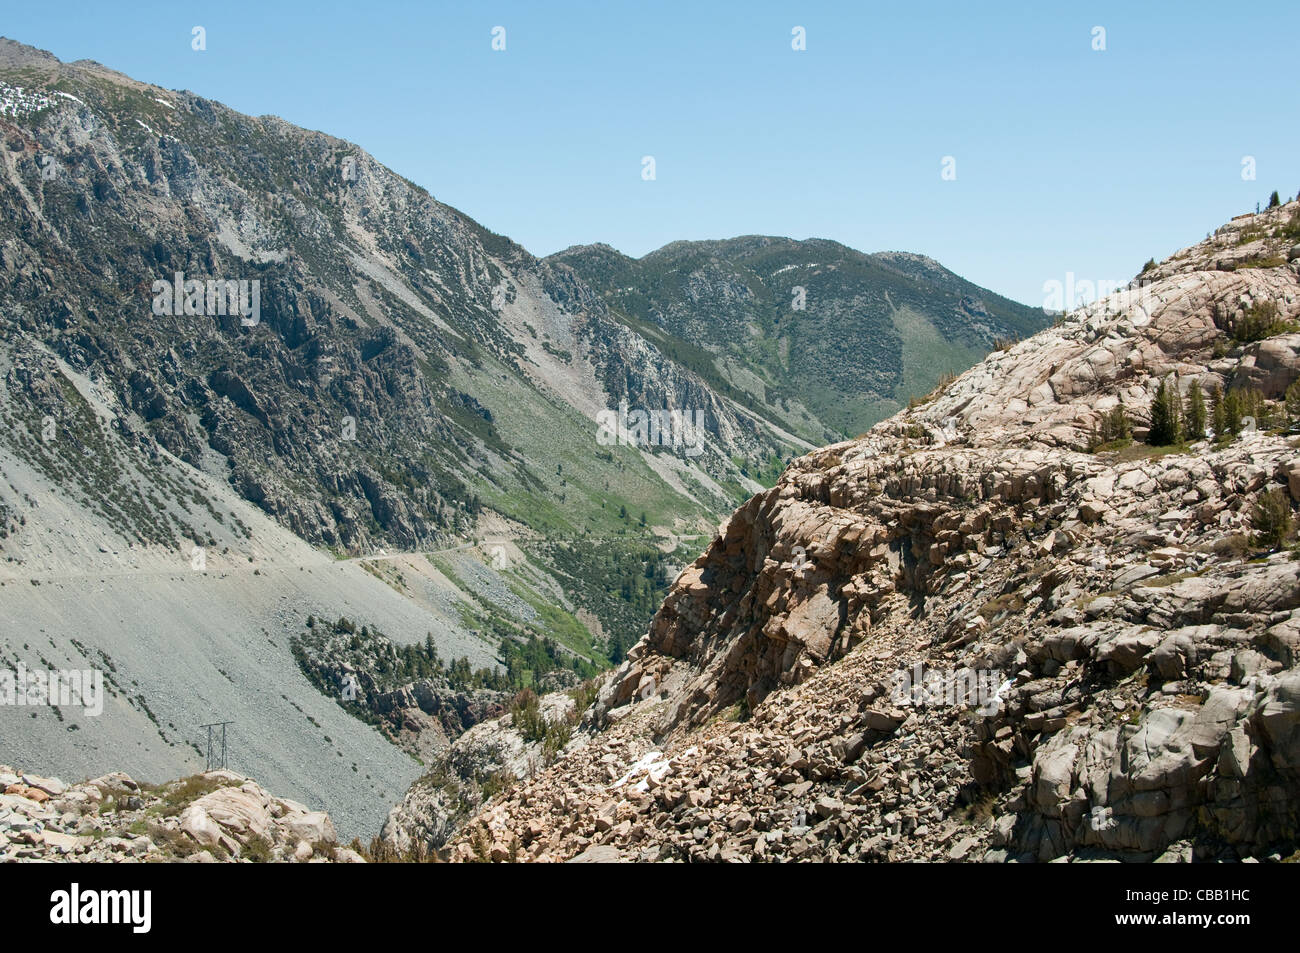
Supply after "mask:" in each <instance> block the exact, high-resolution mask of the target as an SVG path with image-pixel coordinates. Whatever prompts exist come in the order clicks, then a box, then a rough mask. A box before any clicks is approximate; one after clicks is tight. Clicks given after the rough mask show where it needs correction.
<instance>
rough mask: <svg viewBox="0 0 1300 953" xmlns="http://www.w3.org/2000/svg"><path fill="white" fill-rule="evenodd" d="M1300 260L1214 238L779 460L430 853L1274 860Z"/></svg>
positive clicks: (1290, 687) (1295, 668)
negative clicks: (641, 623)
mask: <svg viewBox="0 0 1300 953" xmlns="http://www.w3.org/2000/svg"><path fill="white" fill-rule="evenodd" d="M1297 242H1300V202H1291V203H1288V204H1285V205H1283V206H1282V207H1281V208H1275V209H1270V210H1269V211H1267V212H1265V213H1262V214H1259V215H1248V216H1242V217H1240V218H1239V219H1234V220H1233V222H1231V223H1229V224H1228V225H1226V226H1224V227H1223V228H1221V229H1219V231H1218V232H1216V233H1215V235H1214V236H1212V237H1211V238H1210V239H1209V240H1207V241H1206V242H1203V243H1200V244H1198V245H1195V246H1192V247H1190V248H1187V249H1185V250H1183V251H1181V252H1179V253H1178V254H1176V255H1174V256H1172V257H1171V258H1170V259H1168V260H1167V261H1165V262H1163V263H1161V264H1159V265H1156V266H1154V267H1150V268H1148V269H1147V270H1146V272H1145V273H1144V275H1143V277H1142V279H1141V281H1140V282H1139V281H1135V282H1134V283H1133V284H1132V285H1131V286H1130V288H1128V289H1126V290H1124V291H1121V292H1118V293H1116V294H1114V295H1111V296H1110V297H1108V298H1106V299H1103V300H1102V301H1100V302H1098V303H1096V304H1094V305H1092V306H1089V307H1086V308H1084V309H1082V310H1079V311H1076V312H1073V313H1071V314H1069V315H1067V316H1065V317H1064V318H1063V319H1062V320H1061V321H1060V322H1058V324H1057V325H1056V326H1054V327H1053V328H1051V329H1049V330H1046V331H1043V332H1042V333H1040V334H1038V335H1036V336H1034V337H1032V338H1030V339H1028V340H1026V341H1024V342H1022V343H1020V344H1017V345H1015V346H1013V347H1010V348H1008V349H1006V350H1003V351H1000V352H998V353H995V354H993V355H991V356H990V357H989V358H988V359H986V360H985V361H984V362H982V363H981V364H979V365H977V366H976V367H974V368H972V369H971V370H970V371H968V372H967V373H965V374H963V375H962V376H961V377H959V378H958V379H957V380H956V381H955V382H953V383H952V384H950V385H949V386H947V387H946V388H945V389H944V390H943V391H942V392H941V393H938V394H937V395H935V396H934V398H933V399H931V400H930V401H928V402H927V403H925V404H924V405H923V406H921V407H918V408H915V409H913V410H910V411H908V412H905V413H902V414H899V415H897V416H895V417H893V418H891V419H889V420H887V421H884V422H882V423H880V424H878V425H877V426H876V427H874V428H873V429H872V430H871V431H870V432H869V433H868V434H866V435H864V436H863V437H862V438H861V439H858V440H854V441H848V442H844V443H840V444H836V445H833V446H830V447H827V448H825V449H822V450H819V451H816V452H815V453H812V454H809V455H807V456H805V457H802V458H800V459H798V460H796V461H795V462H794V463H793V464H792V465H791V466H790V467H789V469H788V470H787V471H786V472H785V474H784V475H783V476H782V477H781V479H780V481H779V483H778V484H777V486H776V487H774V488H772V489H771V490H768V491H766V492H763V493H761V494H759V495H757V496H755V497H754V498H753V499H751V500H750V501H749V502H748V503H746V504H745V505H744V506H743V507H741V508H740V509H739V510H737V512H736V513H735V514H734V515H733V516H732V517H731V519H730V520H729V521H728V522H727V523H726V524H725V526H724V527H723V528H722V530H721V532H720V533H719V535H718V536H717V537H716V538H715V539H714V540H713V542H712V544H711V545H710V546H709V548H708V549H707V551H706V552H705V553H704V554H703V555H702V556H701V557H700V558H699V559H698V560H696V562H695V563H694V564H693V565H692V566H691V567H689V568H688V569H687V570H685V571H684V572H683V574H682V575H681V577H680V578H679V579H678V581H677V583H676V585H675V586H674V587H673V590H672V592H671V593H670V594H669V596H668V598H667V600H666V601H665V603H664V606H663V607H662V608H661V610H660V611H659V613H658V615H657V616H656V618H655V620H654V623H653V624H652V627H651V631H650V633H649V635H648V636H647V637H646V638H645V639H644V640H643V641H642V642H641V643H639V644H638V645H637V646H636V647H635V648H634V649H633V651H632V652H630V653H629V660H628V662H627V663H625V664H624V666H622V667H621V669H620V670H619V671H618V672H617V673H615V674H614V675H613V676H612V677H611V678H610V679H609V680H608V682H607V683H606V685H605V687H604V688H603V690H602V692H601V695H600V698H599V699H598V700H597V702H596V703H595V704H594V705H593V707H592V708H591V709H590V710H589V711H588V712H587V713H586V715H585V724H586V725H587V727H588V732H587V733H586V734H585V735H584V737H582V738H581V739H580V740H579V741H575V742H574V743H573V746H572V749H571V750H570V751H569V752H568V753H567V755H566V756H565V757H562V758H561V759H560V760H559V761H558V762H557V763H556V764H555V765H554V766H552V767H551V768H549V769H548V770H546V771H544V772H541V773H539V774H537V775H536V776H535V777H533V778H531V779H529V780H527V781H525V782H522V783H521V784H519V785H517V786H515V787H514V788H513V789H511V790H510V791H508V792H507V793H505V794H504V795H502V796H500V797H499V798H498V799H496V800H495V801H493V802H492V803H491V805H490V806H489V807H488V809H487V810H486V811H485V812H484V813H483V814H481V815H480V816H479V817H478V818H477V819H476V820H475V821H474V822H473V823H472V824H471V825H469V827H468V828H467V829H466V830H465V831H464V832H463V833H462V835H461V837H460V839H459V840H457V841H456V842H454V844H453V854H454V856H455V857H457V858H459V859H466V860H470V859H475V858H509V857H517V858H519V859H535V860H563V859H567V858H572V857H574V856H576V855H580V854H581V855H583V857H584V859H591V858H593V857H601V858H607V859H609V858H625V859H638V858H639V859H645V860H649V859H677V860H706V859H707V860H713V859H722V860H739V861H750V860H764V859H776V860H791V859H832V860H847V859H876V860H884V859H894V860H899V859H953V860H961V859H967V860H979V859H983V860H986V861H999V860H1007V859H1018V860H1022V861H1033V860H1039V861H1048V860H1055V859H1060V858H1064V859H1084V858H1117V859H1122V860H1153V859H1157V858H1160V859H1164V860H1189V859H1213V858H1224V859H1235V858H1245V857H1255V858H1261V859H1270V858H1271V859H1277V858H1280V857H1287V856H1291V855H1294V854H1295V852H1296V850H1297V848H1300V796H1297V791H1300V787H1298V786H1297V781H1300V562H1298V561H1297V552H1296V549H1295V546H1294V532H1293V530H1292V529H1291V527H1292V525H1293V518H1294V510H1295V503H1296V502H1297V501H1298V500H1300V450H1298V449H1297V445H1296V440H1295V438H1292V437H1289V436H1288V435H1287V434H1288V431H1287V429H1286V428H1287V426H1288V422H1289V421H1290V422H1294V421H1296V419H1297V416H1298V415H1300V396H1298V395H1300V386H1295V382H1296V381H1297V380H1298V379H1300V322H1298V320H1297V319H1300V280H1298V278H1297V276H1298V275H1300V244H1296V243H1297ZM1197 388H1200V389H1201V392H1202V393H1203V394H1205V395H1206V396H1207V400H1208V402H1209V403H1210V404H1211V405H1212V406H1213V408H1214V409H1213V413H1211V414H1210V417H1209V420H1208V421H1199V422H1196V423H1195V424H1194V425H1193V424H1188V425H1187V429H1186V430H1185V433H1186V434H1187V438H1186V439H1187V442H1186V443H1169V442H1168V441H1167V440H1166V441H1165V442H1166V445H1164V446H1153V445H1147V444H1141V443H1133V442H1132V441H1131V440H1130V439H1129V437H1128V436H1127V433H1126V432H1131V433H1132V434H1133V435H1135V436H1137V437H1138V438H1142V437H1143V436H1144V435H1149V431H1150V430H1152V429H1155V430H1156V431H1157V434H1156V436H1155V439H1159V431H1160V428H1161V427H1162V426H1166V427H1167V426H1168V425H1169V421H1170V419H1171V417H1172V419H1173V420H1175V421H1176V420H1178V417H1179V414H1178V412H1177V409H1176V408H1175V407H1174V402H1172V401H1170V399H1169V394H1170V392H1171V391H1172V392H1173V393H1177V394H1180V395H1182V396H1184V397H1185V398H1186V407H1187V408H1188V411H1189V414H1188V417H1187V418H1186V419H1187V421H1195V418H1196V416H1197V411H1196V410H1195V408H1194V404H1193V394H1194V392H1195V391H1196V389H1197ZM1220 389H1222V391H1224V392H1225V393H1224V394H1223V396H1222V399H1218V400H1216V399H1215V395H1216V394H1217V393H1218V391H1219V390H1220ZM1288 398H1289V399H1288ZM1284 401H1285V403H1284ZM1121 418H1123V419H1122V420H1121ZM1290 425H1291V426H1292V427H1293V428H1294V426H1295V424H1294V423H1291V424H1290ZM1206 426H1209V427H1210V428H1211V430H1213V429H1215V428H1217V431H1218V432H1217V433H1212V434H1211V438H1209V439H1207V437H1206V436H1205V434H1204V433H1197V432H1194V430H1195V428H1196V427H1201V428H1204V427H1206ZM1175 430H1176V427H1175ZM1173 436H1175V437H1176V436H1177V435H1176V433H1175V434H1173Z"/></svg>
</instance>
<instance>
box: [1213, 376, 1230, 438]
mask: <svg viewBox="0 0 1300 953" xmlns="http://www.w3.org/2000/svg"><path fill="white" fill-rule="evenodd" d="M1211 398H1212V401H1213V403H1214V413H1213V419H1214V436H1215V437H1222V436H1223V435H1224V434H1225V433H1227V432H1228V408H1227V407H1226V406H1224V398H1223V388H1222V387H1220V386H1219V385H1218V384H1215V385H1214V393H1213V394H1212V395H1211Z"/></svg>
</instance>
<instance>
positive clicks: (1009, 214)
mask: <svg viewBox="0 0 1300 953" xmlns="http://www.w3.org/2000/svg"><path fill="white" fill-rule="evenodd" d="M986 6H989V5H986V4H980V3H972V2H969V0H967V2H957V3H920V2H904V3H892V4H883V3H879V2H875V0H854V2H843V3H771V2H764V0H746V2H734V3H727V4H721V3H708V2H704V0H696V2H681V3H678V2H655V3H631V2H619V0H603V2H588V3H577V2H563V0H556V2H540V0H528V2H520V3H515V2H482V0H480V2H473V3H470V2H466V3H460V4H449V3H438V2H419V3H417V2H411V3H383V2H378V0H366V2H351V3H339V4H331V3H269V2H265V0H264V2H258V3H243V2H222V3H177V2H170V3H135V4H111V3H104V2H93V3H57V2H52V0H49V2H42V3H27V4H17V3H11V4H9V5H8V9H7V10H6V11H5V15H4V18H3V21H2V22H0V32H2V33H3V34H4V35H7V36H10V37H12V38H14V39H17V40H21V41H22V42H25V43H29V44H32V45H34V46H39V47H41V48H43V49H47V50H50V51H51V52H53V53H54V54H55V55H56V56H58V57H59V58H60V59H63V60H75V59H80V58H87V59H94V60H98V61H99V62H101V63H104V64H105V65H107V66H110V67H112V68H114V69H118V70H121V71H122V72H125V73H128V74H130V75H131V76H134V77H136V78H137V79H140V80H145V81H148V82H153V83H156V84H158V85H160V86H164V87H168V88H173V89H189V90H192V91H194V92H196V93H198V94H200V95H203V96H206V97H209V98H212V99H216V100H219V101H221V102H223V103H226V104H227V105H229V106H232V107H234V108H235V109H238V110H241V111H243V112H248V113H253V114H264V113H270V114H275V115H278V116H282V117H284V118H285V119H287V120H289V121H291V122H293V123H296V124H298V125H302V126H306V127H309V128H313V129H320V130H323V131H326V132H329V133H332V134H334V135H337V136H340V137H343V138H346V139H349V140H352V141H353V142H356V143H357V144H359V145H360V146H362V147H363V148H365V149H366V150H368V151H369V152H371V153H372V154H373V155H375V156H376V157H377V158H378V159H379V160H380V161H382V162H384V163H385V164H387V165H389V166H390V167H392V168H393V169H395V170H396V171H398V172H400V173H401V174H403V175H405V176H406V177H407V178H409V179H411V180H412V181H414V182H417V183H419V184H420V185H423V186H425V187H426V188H428V189H429V191H430V192H432V193H433V194H434V195H435V196H436V197H437V198H439V199H440V200H442V201H444V202H447V203H449V204H451V205H454V206H456V207H457V208H459V209H461V210H462V211H464V212H465V213H467V214H468V215H470V216H472V217H474V218H475V219H477V220H478V221H480V222H481V223H482V224H484V225H485V226H487V227H488V228H491V229H493V230H494V231H497V232H501V233H504V234H506V235H509V236H510V237H511V238H513V239H515V240H516V241H518V242H520V243H521V244H523V245H524V246H525V247H526V248H528V249H529V250H530V251H532V252H533V253H535V254H538V255H545V254H549V253H550V252H554V251H557V250H559V249H561V248H564V247H566V246H568V245H571V244H578V243H586V242H596V241H603V242H608V243H609V244H611V245H613V246H615V247H616V248H618V249H620V250H622V251H624V252H626V253H628V254H631V255H641V254H644V253H645V252H647V251H650V250H652V249H654V248H657V247H659V246H661V245H663V244H665V243H667V242H669V241H673V240H675V239H682V238H688V239H703V238H724V237H730V236H733V235H742V234H751V233H764V234H773V235H788V236H792V237H795V238H808V237H821V238H832V239H836V240H838V241H841V242H844V243H845V244H847V245H851V246H853V247H855V248H859V249H862V250H864V251H879V250H884V249H903V250H908V251H917V252H923V253H925V254H928V255H931V256H933V257H935V258H937V259H939V260H940V261H941V262H943V263H944V264H945V265H947V266H948V267H950V268H952V269H953V270H955V271H957V272H958V273H960V274H962V275H964V276H966V277H968V278H970V279H972V280H974V281H976V282H978V283H980V284H983V285H986V286H988V287H990V288H992V289H993V290H995V291H998V292H1001V293H1003V294H1006V295H1009V296H1011V297H1013V298H1017V299H1019V300H1022V301H1025V302H1027V303H1031V304H1035V305H1041V304H1042V299H1043V290H1042V289H1043V283H1044V282H1046V281H1049V280H1052V279H1055V280H1058V281H1062V282H1064V280H1065V274H1066V272H1067V271H1072V272H1074V273H1075V275H1076V276H1077V277H1078V278H1080V279H1088V280H1092V281H1097V280H1119V279H1127V278H1128V277H1131V276H1132V275H1133V274H1134V273H1135V272H1136V271H1137V270H1138V269H1139V268H1140V267H1141V265H1142V263H1143V262H1144V261H1145V260H1146V259H1147V258H1148V257H1152V256H1154V257H1156V258H1161V257H1163V256H1165V255H1167V254H1169V253H1171V252H1173V251H1175V250H1177V249H1178V248H1180V247H1183V246H1184V245H1187V244H1190V243H1191V242H1193V241H1196V240H1198V239H1200V238H1203V237H1204V235H1205V233H1206V232H1207V231H1208V230H1210V229H1211V228H1214V227H1216V226H1218V225H1219V224H1221V223H1222V222H1224V221H1226V220H1227V219H1228V218H1230V217H1231V216H1233V215H1235V214H1239V213H1241V212H1243V211H1247V210H1253V209H1254V207H1255V203H1256V202H1257V201H1263V200H1265V199H1267V196H1268V194H1269V192H1270V191H1271V190H1273V189H1274V188H1276V189H1278V190H1280V191H1281V192H1282V194H1283V196H1284V197H1288V196H1294V195H1295V194H1296V192H1297V190H1300V122H1297V114H1298V112H1300V70H1298V69H1297V53H1296V50H1297V42H1298V40H1297V37H1298V36H1300V3H1297V2H1296V0H1277V2H1274V0H1253V2H1250V3H1239V4H1233V3H1224V2H1221V0H1220V2H1214V3H1208V2H1199V0H1187V2H1178V3H1142V4H1135V3H1132V2H1121V3H1111V2H1089V3H1086V4H1064V3H1056V2H1026V3H1004V4H998V5H997V8H996V9H994V10H989V9H986ZM195 25H201V26H203V27H204V28H205V29H206V31H207V49H206V50H205V51H203V52H196V51H194V50H193V49H191V28H192V27H193V26H195ZM498 25H499V26H504V27H505V28H506V49H505V51H504V52H495V51H493V50H492V46H491V43H492V35H491V31H492V28H493V27H495V26H498ZM794 26H802V27H804V28H805V29H806V34H807V49H806V50H805V51H802V52H796V51H794V50H792V49H791V29H792V28H793V27H794ZM1094 26H1102V27H1104V28H1105V30H1106V37H1105V39H1106V50H1105V51H1104V52H1098V51H1094V50H1093V49H1092V43H1093V38H1092V31H1093V27H1094ZM644 155H653V156H654V157H655V160H656V173H657V178H656V180H655V181H652V182H647V181H644V180H643V179H642V176H641V168H642V167H641V157H642V156H644ZM1248 155H1249V156H1253V157H1254V158H1255V162H1256V170H1257V180H1256V181H1253V182H1251V181H1243V179H1242V174H1241V173H1242V157H1243V156H1248ZM944 156H952V157H954V158H955V160H956V173H957V177H956V179H955V180H954V181H943V180H942V179H941V177H940V169H941V161H942V159H943V157H944Z"/></svg>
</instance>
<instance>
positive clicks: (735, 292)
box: [547, 235, 1047, 441]
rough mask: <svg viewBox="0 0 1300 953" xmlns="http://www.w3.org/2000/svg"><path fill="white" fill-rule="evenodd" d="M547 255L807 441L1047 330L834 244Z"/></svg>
mask: <svg viewBox="0 0 1300 953" xmlns="http://www.w3.org/2000/svg"><path fill="white" fill-rule="evenodd" d="M547 260H548V261H558V262H563V263H565V264H567V265H569V266H570V267H572V268H573V269H574V271H576V272H577V273H578V275H579V276H581V277H582V279H583V280H584V281H585V282H586V283H587V284H588V285H590V286H591V287H592V288H594V289H596V290H597V291H599V292H600V293H601V294H602V296H603V297H604V300H605V301H606V303H607V304H609V306H610V308H611V311H612V313H613V314H614V315H615V316H616V317H619V318H620V319H621V320H623V321H624V322H625V323H627V324H628V325H629V326H630V327H632V328H634V329H636V330H637V331H639V332H641V333H642V334H643V335H645V336H646V337H648V338H650V339H651V340H654V339H655V338H656V336H657V335H658V336H666V337H669V338H677V339H680V340H682V341H684V342H686V344H687V345H689V349H687V348H681V349H680V351H679V352H678V353H680V354H681V356H682V358H683V359H684V360H689V361H690V362H691V365H692V366H693V367H695V368H696V369H697V370H700V371H701V373H702V374H704V375H705V376H706V377H707V378H708V379H710V380H711V381H714V382H716V386H717V387H718V388H719V389H720V390H723V391H724V392H727V393H731V394H735V395H737V396H738V398H739V399H741V400H743V401H745V402H746V403H747V404H749V405H751V406H754V407H757V408H759V409H761V410H762V412H763V413H765V414H767V415H769V416H772V417H774V418H776V419H778V420H781V421H783V422H785V423H786V425H787V426H788V427H790V429H792V430H794V431H795V432H796V433H799V434H800V435H801V436H805V437H807V438H808V439H810V440H816V441H821V440H836V439H840V438H842V437H844V436H847V435H852V434H857V433H860V432H862V431H863V430H865V429H866V428H867V427H869V426H870V425H871V424H874V423H875V422H876V421H878V420H880V419H881V418H883V417H886V416H888V415H889V414H891V413H893V412H894V411H895V410H897V409H898V408H899V407H900V406H901V405H905V404H906V403H907V401H908V398H909V397H910V396H913V395H916V394H924V393H927V392H928V391H930V390H931V389H932V388H933V387H934V385H935V384H936V383H937V382H938V380H939V378H940V377H941V375H943V374H945V373H949V372H952V373H956V372H958V371H963V370H965V369H966V368H968V367H969V366H970V365H971V364H973V363H975V362H976V361H977V360H979V359H980V358H981V357H982V356H983V355H984V354H985V353H987V352H988V350H989V349H990V348H991V347H992V346H993V345H994V343H995V342H997V341H998V340H1000V339H1011V338H1019V337H1024V336H1025V335H1028V334H1032V333H1033V332H1034V331H1037V330H1038V329H1040V328H1042V327H1043V326H1044V325H1045V324H1046V323H1047V321H1046V318H1045V317H1044V315H1043V312H1041V311H1035V310H1034V309H1032V308H1028V307H1025V306H1024V305H1021V304H1017V303H1016V302H1014V301H1009V300H1007V299H1006V298H1003V297H1001V296H999V295H996V294H994V293H993V292H991V291H989V290H987V289H985V288H980V287H979V286H977V285H974V284H972V283H971V282H969V281H966V280H964V279H962V278H960V277H958V276H957V275H954V274H953V273H952V272H950V271H948V270H947V269H946V268H944V267H942V266H941V265H940V264H939V263H938V262H935V261H933V260H932V259H929V258H925V257H924V256H921V255H910V254H906V253H902V252H885V253H882V254H877V255H865V254H863V253H861V252H858V251H854V250H853V249H851V248H846V247H845V246H843V245H840V244H838V243H837V242H831V241H822V240H810V241H792V240H791V239H788V238H770V237H765V236H753V235H751V236H746V237H743V238H734V239H731V240H729V241H708V242H673V243H672V244H670V245H666V246H664V247H663V248H661V249H659V250H658V251H654V252H651V253H650V254H648V255H646V256H644V257H643V258H640V259H632V258H628V257H626V256H624V255H622V254H620V253H619V252H617V251H615V250H614V249H612V248H610V247H609V246H607V245H587V246H580V247H575V248H569V249H566V250H565V251H563V252H560V253H558V254H556V255H552V256H551V257H550V258H548V259H547Z"/></svg>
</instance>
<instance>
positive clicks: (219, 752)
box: [199, 721, 234, 771]
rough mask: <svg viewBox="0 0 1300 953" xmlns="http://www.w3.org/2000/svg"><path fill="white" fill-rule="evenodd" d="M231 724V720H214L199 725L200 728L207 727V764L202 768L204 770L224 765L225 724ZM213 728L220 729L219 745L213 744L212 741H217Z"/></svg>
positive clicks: (212, 769) (211, 769)
mask: <svg viewBox="0 0 1300 953" xmlns="http://www.w3.org/2000/svg"><path fill="white" fill-rule="evenodd" d="M233 724H234V722H233V721H214V722H213V723H212V724H210V725H199V727H200V728H206V729H208V753H207V762H206V763H207V766H206V767H205V768H204V769H203V770H204V771H215V770H216V769H217V768H224V767H225V766H226V725H233ZM214 728H220V729H221V738H220V740H219V742H218V743H219V745H220V747H215V746H214V745H213V742H214V741H217V738H216V734H215V732H214V731H213V730H212V729H214Z"/></svg>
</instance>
